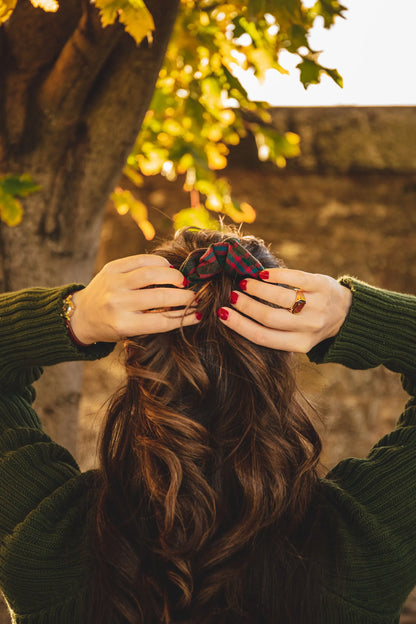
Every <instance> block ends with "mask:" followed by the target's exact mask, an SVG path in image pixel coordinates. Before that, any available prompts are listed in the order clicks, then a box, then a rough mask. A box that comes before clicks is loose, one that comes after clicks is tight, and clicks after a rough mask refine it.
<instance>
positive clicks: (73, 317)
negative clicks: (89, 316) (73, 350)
mask: <svg viewBox="0 0 416 624" xmlns="http://www.w3.org/2000/svg"><path fill="white" fill-rule="evenodd" d="M79 293H80V291H74V292H72V293H69V295H67V296H66V297H65V299H64V300H63V305H62V316H63V319H64V321H65V325H66V328H67V330H68V333H69V335H70V337H71V340H72V341H73V342H74V343H75V344H76V345H77V346H79V347H89V346H91V345H92V344H95V342H94V341H92V340H90V339H89V338H88V337H87V336H86V335H85V334H83V332H82V327H80V323H79V322H78V321H79V314H78V313H77V302H78V300H79Z"/></svg>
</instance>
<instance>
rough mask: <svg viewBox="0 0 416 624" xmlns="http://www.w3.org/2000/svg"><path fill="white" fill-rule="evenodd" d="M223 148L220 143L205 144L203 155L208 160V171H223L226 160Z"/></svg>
mask: <svg viewBox="0 0 416 624" xmlns="http://www.w3.org/2000/svg"><path fill="white" fill-rule="evenodd" d="M224 147H225V146H224V145H222V144H221V143H207V145H206V146H205V153H206V155H207V158H208V166H209V168H210V169H224V167H226V166H227V159H226V157H225V156H224V151H225V150H224V149H223V148H224ZM227 151H228V150H227ZM221 152H223V153H221Z"/></svg>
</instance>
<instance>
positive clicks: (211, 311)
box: [89, 229, 321, 624]
mask: <svg viewBox="0 0 416 624" xmlns="http://www.w3.org/2000/svg"><path fill="white" fill-rule="evenodd" d="M232 235H233V236H235V233H234V232H233V233H232ZM229 236H230V231H227V232H225V233H220V232H214V231H207V230H193V229H185V230H184V231H182V232H180V233H179V234H178V235H177V236H176V237H175V239H174V240H171V241H169V242H167V243H166V244H164V245H162V246H161V247H159V248H158V249H156V250H155V252H154V253H157V254H159V255H161V256H164V257H165V258H167V260H168V261H169V262H170V264H171V265H173V266H174V267H175V268H179V267H180V266H181V265H182V263H183V262H184V260H185V259H186V258H187V256H188V255H189V253H190V252H192V251H194V250H201V255H202V253H203V252H204V251H205V250H206V248H207V247H208V246H209V245H210V244H212V243H217V242H220V241H222V240H224V239H225V238H227V237H229ZM238 238H239V242H240V244H241V245H242V246H243V247H245V248H246V249H248V250H249V251H250V253H251V254H253V255H254V256H255V257H256V258H257V259H258V260H260V262H261V263H262V264H263V266H264V267H266V268H270V267H278V266H281V265H280V264H279V261H277V260H276V258H275V257H274V256H273V255H272V254H271V253H270V252H269V251H268V249H267V248H266V247H265V245H264V243H263V242H262V241H261V240H259V239H257V238H254V237H251V236H244V237H240V236H239V237H238ZM240 280H241V275H237V274H236V275H235V276H234V277H230V276H228V275H226V274H225V273H224V272H221V273H220V274H218V275H215V276H214V277H212V278H210V279H209V280H207V281H205V282H201V284H199V285H198V286H199V291H198V294H197V298H198V309H199V310H200V311H201V312H202V314H203V318H202V320H201V321H200V323H198V324H197V325H194V326H190V327H183V328H181V329H178V330H174V331H171V332H168V333H163V334H154V335H148V336H140V337H137V338H132V339H129V340H128V341H127V344H126V369H127V375H128V379H127V384H126V386H125V387H124V388H123V389H122V390H120V391H119V392H118V394H117V395H116V396H115V397H114V398H113V399H112V402H111V404H110V407H109V410H108V415H107V419H106V423H105V428H104V432H103V435H102V441H101V448H100V461H101V467H100V471H99V472H98V474H99V482H98V500H97V506H96V518H95V524H94V526H93V533H94V541H95V555H96V574H95V579H94V599H93V600H92V602H91V608H92V610H93V616H92V617H91V618H90V620H89V621H91V622H94V624H104V622H105V623H106V624H110V623H111V624H127V623H128V624H156V623H157V624H159V623H163V624H168V623H172V624H173V623H175V624H179V623H180V624H185V623H186V624H190V623H192V624H231V623H232V624H234V623H235V624H237V623H238V624H249V623H250V624H254V623H255V624H259V623H264V624H266V623H267V624H272V623H273V624H275V623H276V622H281V623H282V624H283V623H284V624H290V623H293V624H295V623H296V624H301V622H312V621H315V622H316V621H317V620H316V619H315V620H314V619H313V618H314V616H313V613H314V612H315V611H316V608H317V604H316V603H317V598H316V595H317V594H316V591H315V590H316V587H315V585H316V573H315V570H314V569H312V560H313V559H314V557H310V549H311V546H310V545H311V542H312V540H311V539H310V534H309V532H308V531H306V529H305V527H306V525H308V526H310V524H311V523H310V518H309V519H308V522H306V521H305V520H306V516H307V514H311V509H312V507H313V506H312V505H311V501H312V499H313V497H314V493H315V491H316V486H317V481H318V478H317V464H318V460H319V454H320V450H321V444H320V440H319V436H318V434H317V433H316V431H315V429H314V427H313V426H312V424H311V422H310V420H309V418H308V416H307V415H306V413H305V411H304V409H303V408H302V407H301V405H300V403H299V402H298V399H297V391H296V384H295V379H294V372H293V368H292V367H293V364H292V357H291V355H290V354H288V353H285V352H282V351H276V350H273V349H268V348H265V347H260V346H257V345H255V344H253V343H251V342H249V341H248V340H246V339H245V338H243V337H242V336H240V335H239V334H237V333H235V332H233V331H231V330H230V329H229V328H227V327H226V326H224V325H223V324H222V323H221V322H219V320H218V318H217V316H216V310H217V308H219V307H221V306H224V305H229V301H230V293H231V290H232V289H235V288H238V283H239V281H240ZM180 313H181V314H182V312H180Z"/></svg>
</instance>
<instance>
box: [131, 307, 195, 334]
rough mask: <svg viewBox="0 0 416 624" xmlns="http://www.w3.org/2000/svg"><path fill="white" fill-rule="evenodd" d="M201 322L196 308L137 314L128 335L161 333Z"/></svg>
mask: <svg viewBox="0 0 416 624" xmlns="http://www.w3.org/2000/svg"><path fill="white" fill-rule="evenodd" d="M199 322H200V319H199V318H197V316H196V314H195V311H194V310H192V311H191V310H188V311H187V312H186V313H185V314H184V312H183V311H178V310H176V311H172V312H154V313H151V314H142V315H140V317H138V316H136V319H135V321H134V323H132V325H131V327H130V330H129V332H128V333H126V335H128V336H137V335H141V334H159V333H165V332H168V331H172V330H173V329H178V328H179V327H189V326H191V325H196V324H197V323H199Z"/></svg>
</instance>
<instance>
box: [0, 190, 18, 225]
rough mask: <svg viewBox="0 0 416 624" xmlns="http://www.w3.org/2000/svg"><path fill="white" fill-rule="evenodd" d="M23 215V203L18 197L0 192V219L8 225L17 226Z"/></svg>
mask: <svg viewBox="0 0 416 624" xmlns="http://www.w3.org/2000/svg"><path fill="white" fill-rule="evenodd" d="M22 217H23V207H22V204H21V203H20V201H19V200H18V199H16V197H13V195H9V194H8V193H0V220H1V221H4V222H5V223H6V225H8V226H10V227H15V226H16V225H19V223H20V222H21V220H22Z"/></svg>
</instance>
